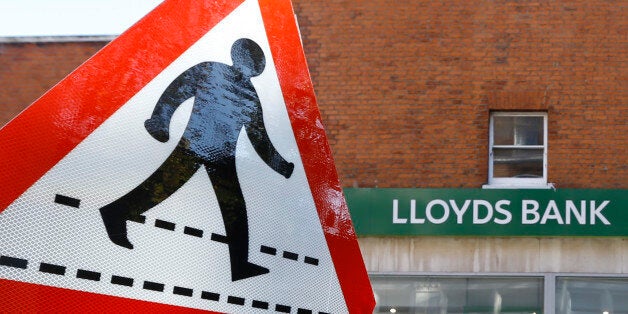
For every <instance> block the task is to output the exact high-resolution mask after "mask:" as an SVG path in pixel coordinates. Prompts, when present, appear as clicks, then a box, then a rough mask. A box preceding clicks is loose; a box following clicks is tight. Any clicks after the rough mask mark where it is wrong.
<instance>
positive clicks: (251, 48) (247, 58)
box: [100, 38, 294, 281]
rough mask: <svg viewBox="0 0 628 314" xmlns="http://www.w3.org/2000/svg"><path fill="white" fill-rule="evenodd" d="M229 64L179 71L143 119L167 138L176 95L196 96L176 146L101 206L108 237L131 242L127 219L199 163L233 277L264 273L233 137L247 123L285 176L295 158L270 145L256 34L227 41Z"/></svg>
mask: <svg viewBox="0 0 628 314" xmlns="http://www.w3.org/2000/svg"><path fill="white" fill-rule="evenodd" d="M231 59H232V61H233V66H229V65H227V64H222V63H218V62H203V63H199V64H197V65H195V66H193V67H191V68H190V69H188V70H186V71H185V72H183V73H182V74H181V75H179V76H178V77H177V78H176V79H175V80H174V81H173V82H172V83H171V84H170V85H169V86H168V87H167V88H166V90H165V91H164V93H163V94H162V96H161V97H160V98H159V101H158V102H157V104H156V106H155V109H154V111H153V114H152V116H151V118H150V119H148V120H146V122H145V123H144V125H145V127H146V130H147V131H148V133H150V135H151V136H152V137H154V138H155V139H157V140H158V141H161V142H167V141H168V138H169V129H170V120H171V118H172V115H173V113H174V112H175V110H176V109H177V107H178V106H179V105H181V103H183V102H184V101H186V100H187V99H189V98H192V97H194V106H193V109H192V114H191V116H190V119H189V122H188V125H187V127H186V129H185V131H184V133H183V136H182V137H181V140H180V141H179V143H178V145H177V147H176V148H175V149H174V150H173V152H172V153H171V154H170V156H169V157H168V158H167V159H166V160H165V161H164V162H163V164H162V165H161V166H159V168H158V169H157V170H155V172H154V173H153V174H152V175H150V176H149V177H148V178H147V179H146V180H145V181H144V182H142V183H141V184H140V185H139V186H137V187H136V188H134V189H133V190H132V191H130V192H129V193H127V194H126V195H124V196H122V197H121V198H119V199H118V200H116V201H114V202H112V203H110V204H108V205H106V206H104V207H102V208H101V209H100V213H101V216H102V219H103V221H104V224H105V227H106V230H107V234H108V236H109V239H111V241H112V242H113V243H115V244H117V245H119V246H122V247H125V248H129V249H132V248H133V244H131V242H129V239H128V237H127V228H126V227H127V226H126V222H127V220H133V219H134V218H137V217H138V216H139V215H141V214H142V213H144V212H146V211H147V210H149V209H151V208H153V207H154V206H156V205H157V204H159V203H161V202H162V201H164V200H165V199H167V198H168V197H169V196H170V195H172V194H173V193H175V192H176V191H177V190H178V189H179V188H180V187H181V186H183V184H185V183H186V182H187V181H188V180H189V179H190V178H191V177H192V176H193V175H194V174H195V173H196V172H197V170H198V169H199V168H200V167H201V166H205V170H206V171H207V174H208V176H209V178H210V180H211V183H212V185H213V187H214V191H215V193H216V198H217V199H218V204H219V206H220V211H221V214H222V219H223V222H224V225H225V230H226V243H227V245H228V246H229V257H230V262H231V279H232V281H236V280H240V279H245V278H249V277H254V276H258V275H262V274H266V273H268V272H269V270H268V269H267V268H265V267H262V266H259V265H256V264H254V263H251V262H249V260H248V257H249V228H248V219H247V210H246V203H245V201H244V196H243V195H242V189H241V188H240V182H239V181H238V175H237V172H236V156H235V153H236V144H237V141H238V136H239V134H240V131H241V130H242V129H243V127H244V130H246V134H247V135H248V137H249V139H250V141H251V143H252V144H253V147H254V148H255V151H256V152H257V154H258V155H259V156H260V157H261V159H262V160H263V161H264V162H265V163H266V164H267V165H268V166H269V167H270V168H272V169H273V170H274V171H276V172H277V173H279V174H281V175H283V176H284V177H285V178H289V177H290V176H291V175H292V171H293V170H294V164H293V163H291V162H288V161H286V160H285V159H284V158H283V157H282V156H281V155H280V154H279V153H278V152H277V150H276V149H275V147H274V146H273V144H272V142H271V141H270V138H269V137H268V133H267V132H266V128H265V126H264V121H263V116H262V106H261V104H260V100H259V97H258V95H257V92H256V91H255V88H254V87H253V84H252V83H251V77H254V76H258V75H260V74H261V73H262V71H263V70H264V67H265V65H266V59H265V57H264V52H263V51H262V49H261V48H260V46H258V45H257V44H256V43H255V42H254V41H252V40H250V39H246V38H241V39H238V40H236V41H235V42H234V43H233V46H232V47H231Z"/></svg>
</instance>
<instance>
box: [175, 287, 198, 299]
mask: <svg viewBox="0 0 628 314" xmlns="http://www.w3.org/2000/svg"><path fill="white" fill-rule="evenodd" d="M172 293H173V294H176V295H182V296H186V297H191V296H193V295H194V290H193V289H190V288H183V287H177V286H174V288H172Z"/></svg>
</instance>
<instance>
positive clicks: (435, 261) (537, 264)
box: [345, 188, 628, 314]
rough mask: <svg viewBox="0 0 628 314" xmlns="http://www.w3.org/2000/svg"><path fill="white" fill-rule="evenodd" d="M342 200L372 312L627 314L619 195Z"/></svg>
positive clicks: (567, 192) (421, 193) (627, 221)
mask: <svg viewBox="0 0 628 314" xmlns="http://www.w3.org/2000/svg"><path fill="white" fill-rule="evenodd" d="M345 194H346V198H347V203H348V206H349V209H350V211H351V216H352V219H353V223H354V225H355V229H356V233H357V234H358V236H359V239H360V247H361V249H362V253H363V256H364V260H365V264H366V265H367V269H368V270H369V274H370V276H371V281H372V284H373V290H374V292H375V297H376V300H377V303H378V305H377V307H376V310H375V312H376V313H527V314H532V313H536V314H540V313H598V314H611V313H628V228H627V227H628V193H627V191H626V190H594V189H590V190H587V189H559V190H484V189H364V188H353V189H345Z"/></svg>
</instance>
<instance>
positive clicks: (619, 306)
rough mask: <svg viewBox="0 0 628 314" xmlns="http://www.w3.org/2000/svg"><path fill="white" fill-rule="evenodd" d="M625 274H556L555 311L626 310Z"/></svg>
mask: <svg viewBox="0 0 628 314" xmlns="http://www.w3.org/2000/svg"><path fill="white" fill-rule="evenodd" d="M627 296H628V280H627V279H626V278H586V277H558V278H556V314H584V313H587V314H588V313H595V314H611V313H613V314H618V313H628V298H627Z"/></svg>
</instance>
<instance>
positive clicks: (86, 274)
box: [76, 269, 100, 281]
mask: <svg viewBox="0 0 628 314" xmlns="http://www.w3.org/2000/svg"><path fill="white" fill-rule="evenodd" d="M76 278H79V279H86V280H92V281H100V273H99V272H95V271H90V270H85V269H78V270H76Z"/></svg>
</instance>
